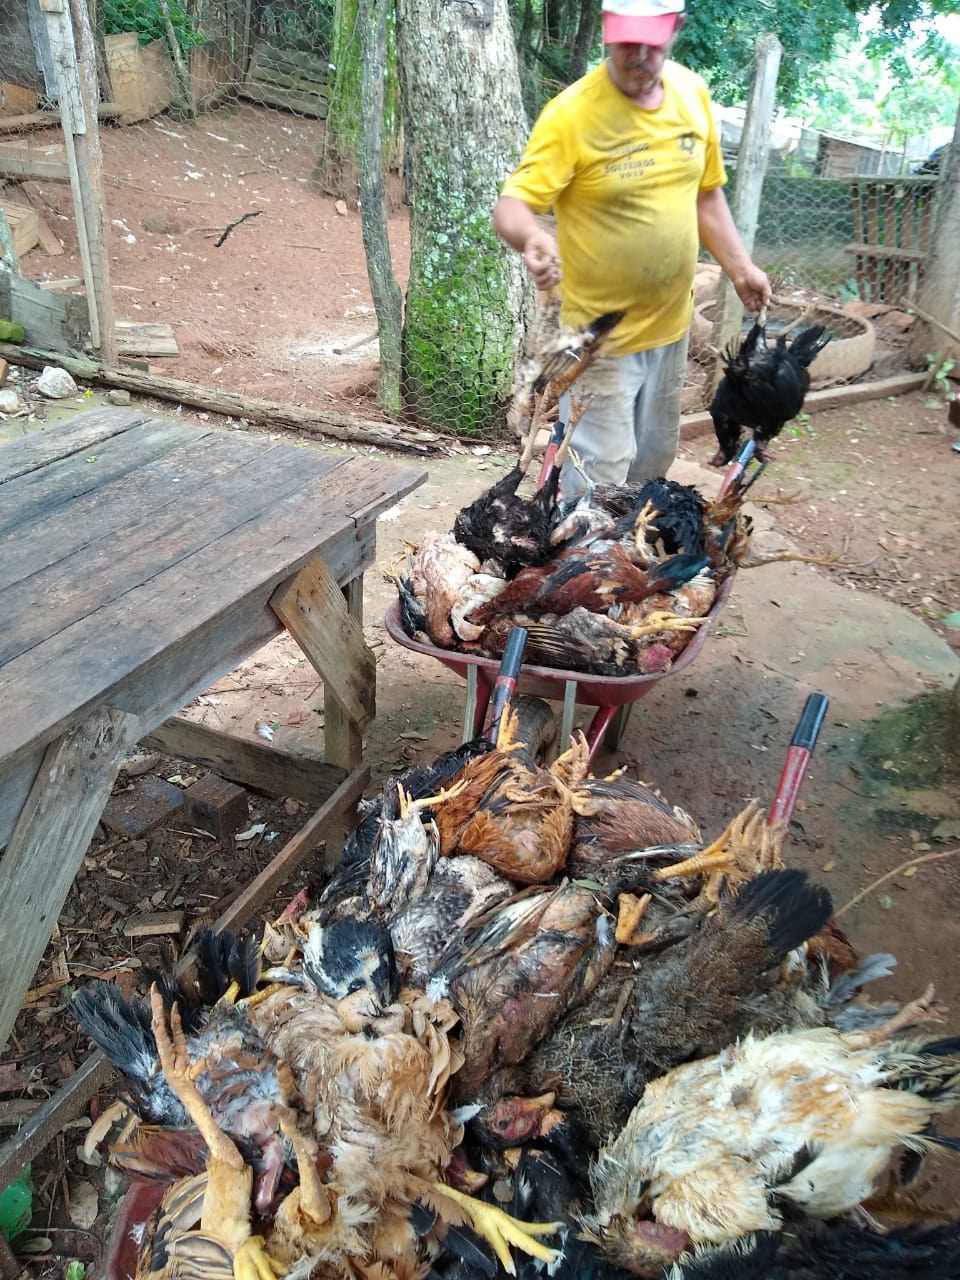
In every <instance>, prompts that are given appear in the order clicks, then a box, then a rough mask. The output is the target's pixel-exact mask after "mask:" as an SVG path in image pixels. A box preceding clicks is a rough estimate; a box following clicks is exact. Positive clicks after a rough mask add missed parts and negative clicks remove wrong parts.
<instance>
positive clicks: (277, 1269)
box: [233, 1236, 287, 1280]
mask: <svg viewBox="0 0 960 1280" xmlns="http://www.w3.org/2000/svg"><path fill="white" fill-rule="evenodd" d="M286 1274H287V1268H286V1267H285V1266H284V1265H283V1263H282V1262H277V1260H276V1258H271V1257H270V1255H269V1253H267V1251H266V1249H265V1248H264V1247H263V1236H250V1237H249V1238H248V1239H246V1240H244V1242H243V1244H242V1245H241V1246H240V1248H239V1249H237V1251H236V1253H235V1254H234V1255H233V1280H277V1277H278V1276H285V1275H286Z"/></svg>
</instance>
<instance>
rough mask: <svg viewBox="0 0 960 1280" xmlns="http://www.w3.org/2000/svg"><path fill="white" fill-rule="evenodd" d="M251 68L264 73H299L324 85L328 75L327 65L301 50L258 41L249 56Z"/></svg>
mask: <svg viewBox="0 0 960 1280" xmlns="http://www.w3.org/2000/svg"><path fill="white" fill-rule="evenodd" d="M250 65H251V68H264V69H265V70H266V71H268V72H269V71H270V70H272V69H276V70H278V71H288V72H299V73H300V74H301V76H303V77H304V78H306V79H309V80H314V81H316V82H317V83H318V84H325V83H326V80H327V75H328V68H327V64H326V63H325V62H324V61H323V60H322V59H321V58H318V57H317V56H316V55H315V54H312V53H307V52H306V51H305V50H303V49H293V48H290V47H280V46H279V45H274V44H270V43H269V41H266V40H259V41H258V42H257V43H256V44H255V45H254V47H253V51H252V52H251V54H250Z"/></svg>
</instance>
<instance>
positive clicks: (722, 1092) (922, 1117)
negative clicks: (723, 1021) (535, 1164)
mask: <svg viewBox="0 0 960 1280" xmlns="http://www.w3.org/2000/svg"><path fill="white" fill-rule="evenodd" d="M917 1016H919V1017H923V1016H924V1006H923V1002H920V1005H919V1006H918V1007H917V1008H915V1009H912V1010H909V1011H907V1012H906V1014H905V1019H904V1018H900V1019H897V1020H895V1024H894V1025H892V1026H890V1027H888V1028H880V1029H877V1030H875V1031H873V1032H870V1033H855V1034H847V1035H844V1034H841V1033H840V1032H838V1031H836V1030H834V1029H833V1028H830V1027H820V1028H816V1029H813V1030H805V1031H796V1032H782V1033H779V1034H774V1035H770V1036H766V1037H764V1038H757V1037H755V1036H752V1035H748V1036H747V1037H746V1038H745V1039H743V1040H741V1041H739V1042H738V1043H736V1044H732V1045H730V1046H729V1047H728V1048H726V1049H724V1050H723V1051H722V1052H721V1053H718V1054H716V1055H714V1056H712V1057H709V1058H704V1059H701V1060H700V1061H696V1062H688V1063H684V1064H683V1065H681V1066H678V1067H675V1068H674V1069H673V1070H672V1071H670V1072H669V1073H668V1074H667V1075H665V1076H662V1077H661V1078H660V1079H658V1080H654V1081H651V1082H650V1083H648V1084H647V1087H646V1089H645V1091H644V1095H643V1098H642V1100H641V1101H640V1102H639V1103H638V1104H637V1106H636V1107H635V1108H634V1110H633V1111H632V1112H631V1114H630V1116H629V1119H628V1120H627V1122H626V1124H625V1125H624V1127H623V1130H622V1131H621V1132H620V1133H619V1134H618V1135H617V1136H616V1137H615V1138H614V1139H613V1140H612V1141H611V1142H610V1143H609V1144H608V1145H607V1146H606V1147H605V1148H604V1149H603V1150H602V1151H601V1152H600V1155H599V1157H598V1159H597V1162H596V1164H595V1165H594V1167H593V1170H592V1174H591V1181H592V1185H593V1191H594V1214H593V1218H592V1225H593V1228H594V1230H595V1231H596V1233H597V1234H598V1236H600V1238H601V1239H603V1240H604V1241H605V1243H606V1245H607V1252H608V1256H610V1257H611V1258H612V1259H613V1260H615V1261H617V1262H621V1263H626V1264H627V1265H629V1261H628V1260H629V1259H631V1257H634V1256H635V1255H634V1248H633V1242H632V1240H631V1226H632V1224H633V1223H634V1221H635V1220H636V1218H638V1217H639V1218H642V1219H648V1218H649V1217H651V1216H652V1217H653V1218H654V1219H655V1220H656V1221H657V1222H658V1223H660V1224H662V1225H666V1226H669V1227H672V1228H674V1229H676V1230H679V1231H682V1232H684V1233H685V1234H686V1235H687V1236H688V1238H689V1240H690V1241H691V1243H694V1244H723V1243H726V1242H728V1241H732V1240H736V1239H738V1238H741V1237H744V1236H748V1235H750V1234H751V1233H753V1232H757V1231H778V1230H780V1229H781V1228H782V1227H783V1225H784V1218H785V1215H786V1214H787V1213H789V1214H792V1215H797V1214H799V1215H803V1216H807V1217H812V1218H824V1219H830V1218H834V1217H838V1216H840V1215H842V1214H845V1213H849V1212H850V1211H852V1210H855V1209H856V1208H857V1207H858V1206H859V1205H860V1204H862V1203H863V1201H864V1200H866V1199H867V1198H868V1197H869V1196H870V1194H871V1192H872V1191H873V1190H874V1188H875V1186H876V1185H877V1183H878V1181H879V1179H880V1178H881V1177H882V1175H883V1173H884V1170H885V1169H886V1167H887V1165H888V1163H889V1161H890V1159H891V1157H892V1156H893V1154H894V1152H895V1151H896V1149H897V1148H898V1147H900V1146H902V1145H905V1146H907V1147H908V1148H909V1149H910V1150H913V1151H918V1152H924V1151H927V1150H930V1149H931V1148H933V1147H934V1146H936V1145H937V1144H938V1141H939V1140H938V1138H937V1135H936V1133H935V1131H934V1129H933V1124H934V1121H935V1120H936V1118H937V1116H938V1115H940V1114H941V1113H943V1112H944V1111H945V1110H947V1109H948V1108H949V1107H950V1106H951V1105H952V1103H953V1102H954V1101H955V1100H956V1098H957V1096H958V1093H960V1057H958V1056H957V1054H958V1050H960V1042H958V1041H957V1040H956V1039H946V1040H940V1041H928V1042H925V1041H923V1040H921V1039H919V1038H917V1037H916V1036H913V1037H908V1038H904V1037H900V1036H894V1033H895V1031H896V1030H897V1029H899V1028H900V1027H902V1025H904V1022H906V1024H909V1023H910V1021H911V1019H913V1018H915V1017H917ZM891 1037H894V1038H891ZM945 1145H951V1141H950V1140H949V1139H948V1140H946V1143H945Z"/></svg>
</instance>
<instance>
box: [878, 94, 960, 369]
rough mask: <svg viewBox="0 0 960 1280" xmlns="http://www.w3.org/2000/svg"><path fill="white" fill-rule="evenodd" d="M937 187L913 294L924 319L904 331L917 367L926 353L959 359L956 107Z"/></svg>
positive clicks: (959, 144) (959, 130)
mask: <svg viewBox="0 0 960 1280" xmlns="http://www.w3.org/2000/svg"><path fill="white" fill-rule="evenodd" d="M937 187H938V190H937V206H936V209H935V210H934V214H933V231H932V233H931V235H930V252H929V254H928V256H927V261H926V264H925V267H924V273H923V282H922V284H921V286H920V291H919V294H918V296H917V303H918V306H917V315H918V316H920V315H921V312H924V313H926V315H927V316H928V317H929V320H926V319H921V320H920V321H918V322H915V323H914V325H913V329H912V330H911V334H910V345H909V353H910V360H911V363H912V364H913V365H914V366H915V367H917V368H922V367H923V364H924V361H925V359H926V356H927V355H928V354H929V353H936V354H938V355H939V356H940V357H941V358H942V359H953V360H960V340H958V339H957V337H956V335H957V333H960V253H958V251H957V245H958V244H960V110H958V111H957V122H956V125H955V126H954V130H953V141H952V142H951V144H950V147H949V149H948V150H947V152H946V158H945V159H944V161H943V162H942V163H941V166H940V178H939V181H938V183H937ZM891 301H894V300H893V299H891ZM930 320H932V322H933V323H932V324H931V323H930V322H929V321H930ZM951 335H952V336H951Z"/></svg>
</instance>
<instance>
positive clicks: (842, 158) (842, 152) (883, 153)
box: [814, 133, 903, 178]
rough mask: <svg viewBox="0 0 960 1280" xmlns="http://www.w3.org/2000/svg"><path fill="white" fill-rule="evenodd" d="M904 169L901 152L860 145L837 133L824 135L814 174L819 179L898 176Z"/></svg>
mask: <svg viewBox="0 0 960 1280" xmlns="http://www.w3.org/2000/svg"><path fill="white" fill-rule="evenodd" d="M902 168H903V154H902V152H901V151H900V150H899V148H898V149H896V150H891V149H890V148H889V147H881V146H877V145H876V144H875V143H872V142H858V141H856V140H855V139H854V138H842V137H840V135H839V134H835V133H821V134H820V141H819V144H818V146H817V159H816V162H815V164H814V174H815V176H816V177H818V178H883V177H894V178H895V177H896V176H897V175H898V174H899V173H900V172H901V171H902Z"/></svg>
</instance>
